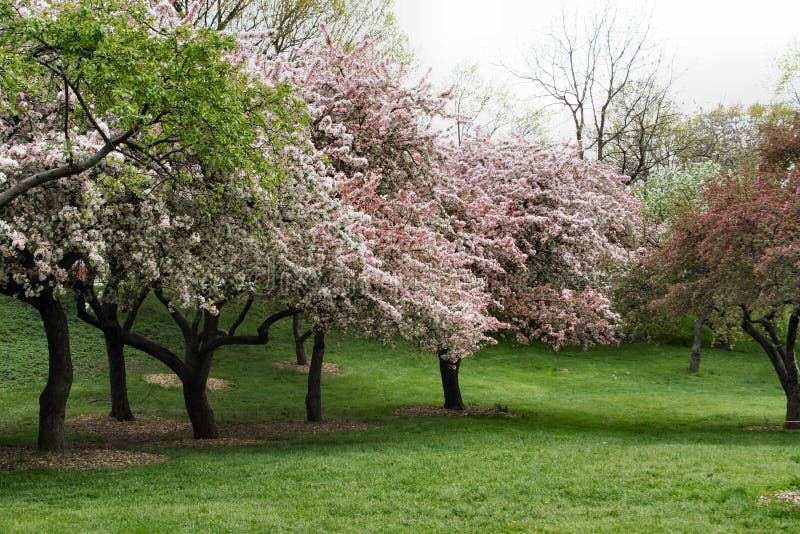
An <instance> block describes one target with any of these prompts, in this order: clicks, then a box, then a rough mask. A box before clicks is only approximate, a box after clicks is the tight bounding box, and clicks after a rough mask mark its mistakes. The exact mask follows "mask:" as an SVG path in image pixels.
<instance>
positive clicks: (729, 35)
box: [395, 0, 800, 111]
mask: <svg viewBox="0 0 800 534" xmlns="http://www.w3.org/2000/svg"><path fill="white" fill-rule="evenodd" d="M395 2H396V3H395V8H396V9H395V12H396V14H397V18H398V22H399V25H400V27H401V29H402V30H403V31H404V32H405V33H406V34H407V35H408V37H409V40H410V44H411V47H412V49H413V50H414V51H415V53H416V57H417V59H418V61H419V63H420V64H421V65H422V66H425V67H430V68H432V70H433V73H432V77H433V79H434V80H442V81H444V80H446V79H448V77H449V76H450V74H451V72H452V70H453V68H454V67H455V66H456V65H457V64H459V63H465V62H466V63H477V64H478V65H479V67H480V70H481V73H482V74H483V76H484V77H486V78H488V79H494V80H508V84H509V86H511V88H512V89H513V90H514V91H515V92H517V93H520V94H529V93H533V92H535V89H534V88H533V87H532V86H527V87H526V86H525V85H519V82H518V81H516V80H515V79H514V78H512V77H511V76H510V75H509V74H508V73H507V72H506V71H505V70H504V69H503V68H501V67H498V66H497V64H498V63H500V62H503V63H506V64H513V63H514V62H515V60H516V61H518V59H517V58H519V55H520V52H521V51H523V50H524V49H525V48H526V46H530V43H532V42H534V41H535V40H536V39H537V38H541V35H542V32H544V31H546V30H548V29H549V28H550V27H551V26H552V24H553V21H554V20H557V18H558V16H559V13H560V11H561V4H562V2H559V1H558V0H555V1H554V0H488V1H487V0H395ZM593 4H594V3H593V2H591V1H582V0H564V1H563V5H564V6H565V10H566V12H567V13H571V12H575V11H576V10H583V9H590V8H591V7H592V5H593ZM643 4H644V3H643V2H642V1H638V2H636V1H632V0H618V1H617V2H616V5H617V8H618V11H619V12H620V13H624V12H626V10H628V11H629V10H632V9H637V8H638V9H641V6H642V5H643ZM647 5H649V6H650V8H651V9H652V12H653V17H652V31H651V35H652V37H653V39H654V41H655V42H657V43H660V44H661V45H662V47H663V51H664V55H665V58H666V59H667V60H668V62H670V63H671V64H672V66H673V67H672V70H673V73H674V75H675V81H674V83H673V94H674V96H675V97H676V100H677V101H678V102H679V103H680V104H681V106H682V108H683V109H685V110H686V111H692V110H696V109H698V108H701V107H702V108H703V109H709V108H711V107H714V106H715V105H716V104H718V103H724V104H734V103H741V104H750V103H753V102H756V101H760V102H767V101H769V100H770V99H772V97H773V93H774V87H775V84H776V82H777V77H778V73H779V70H778V68H777V59H778V58H779V56H780V55H781V54H782V53H783V52H785V51H786V49H787V48H788V46H789V44H790V43H791V42H792V41H793V40H795V39H797V38H800V0H758V1H742V0H728V1H720V0H651V2H650V3H649V4H647Z"/></svg>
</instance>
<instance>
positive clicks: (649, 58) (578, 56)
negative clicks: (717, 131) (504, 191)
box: [509, 5, 661, 161]
mask: <svg viewBox="0 0 800 534" xmlns="http://www.w3.org/2000/svg"><path fill="white" fill-rule="evenodd" d="M649 33H650V16H649V15H647V16H644V15H642V14H637V15H634V16H631V17H630V18H628V19H627V21H625V20H623V17H621V16H620V15H619V14H618V13H617V11H616V9H615V8H613V7H612V6H608V5H607V6H605V7H603V8H601V9H600V10H599V11H596V12H594V13H590V14H587V15H585V16H582V17H578V16H571V15H569V14H567V13H566V12H565V11H564V10H562V13H561V18H560V23H559V24H558V26H557V27H556V28H555V29H554V30H553V31H552V32H550V33H548V34H546V36H545V40H544V42H543V43H538V44H537V46H535V47H532V48H531V50H530V52H529V53H528V54H526V55H525V57H524V63H525V66H524V67H523V68H521V69H509V70H511V72H512V73H513V74H514V75H515V76H517V77H519V78H521V79H523V80H527V81H529V82H531V83H533V84H534V85H536V86H537V87H538V88H539V89H540V90H541V91H542V94H541V95H540V96H543V97H547V98H548V99H550V100H551V101H553V103H554V104H557V105H560V106H562V107H564V108H565V109H567V111H568V112H569V114H570V117H571V120H572V125H573V128H574V132H575V141H576V142H577V144H578V147H579V150H580V153H581V156H583V155H584V153H585V152H591V153H593V154H594V155H595V156H596V158H597V159H598V160H601V161H602V160H603V159H605V157H606V155H607V149H608V146H609V144H611V143H613V142H614V141H615V139H616V138H617V137H618V136H619V135H620V131H619V129H618V128H617V127H616V126H618V124H617V125H613V124H612V120H611V116H612V114H615V113H616V114H619V113H620V111H619V109H618V107H619V106H620V105H621V104H622V103H623V101H624V98H623V97H624V95H625V91H626V90H628V89H630V88H631V87H632V86H633V85H634V84H635V83H636V82H638V84H639V85H641V84H645V85H646V86H647V87H648V90H650V89H652V87H650V84H652V83H654V82H655V80H656V73H657V72H658V71H659V69H660V66H661V56H660V54H658V53H657V51H656V50H655V47H654V46H653V45H652V44H651V43H650V40H649ZM655 95H656V92H652V94H651V96H655Z"/></svg>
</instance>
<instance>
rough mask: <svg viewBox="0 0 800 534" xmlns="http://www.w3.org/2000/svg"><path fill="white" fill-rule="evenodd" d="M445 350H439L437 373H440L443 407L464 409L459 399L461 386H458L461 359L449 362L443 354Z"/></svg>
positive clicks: (462, 402)
mask: <svg viewBox="0 0 800 534" xmlns="http://www.w3.org/2000/svg"><path fill="white" fill-rule="evenodd" d="M445 353H446V352H445V351H440V352H439V373H440V374H441V375H442V389H443V390H444V407H445V408H447V409H448V410H462V411H463V410H466V409H467V407H466V406H465V405H464V401H463V400H462V399H461V388H459V386H458V370H459V368H460V367H461V360H456V361H455V362H451V361H450V360H446V359H445V358H444V357H443V356H444V355H445Z"/></svg>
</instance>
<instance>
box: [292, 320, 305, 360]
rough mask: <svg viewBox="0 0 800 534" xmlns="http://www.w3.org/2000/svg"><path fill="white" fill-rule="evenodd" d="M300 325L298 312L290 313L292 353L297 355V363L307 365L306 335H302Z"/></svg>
mask: <svg viewBox="0 0 800 534" xmlns="http://www.w3.org/2000/svg"><path fill="white" fill-rule="evenodd" d="M302 326H303V325H302V319H301V317H300V314H299V313H296V314H294V315H292V333H293V334H294V353H295V355H296V356H297V365H308V357H307V356H306V337H305V336H303V332H302Z"/></svg>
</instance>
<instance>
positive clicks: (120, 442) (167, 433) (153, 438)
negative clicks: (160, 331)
mask: <svg viewBox="0 0 800 534" xmlns="http://www.w3.org/2000/svg"><path fill="white" fill-rule="evenodd" d="M68 428H69V429H70V430H72V431H76V432H81V433H85V434H92V435H95V436H97V437H100V438H102V439H103V442H105V443H113V444H114V445H117V446H134V447H141V446H148V447H150V446H158V447H172V446H183V447H189V446H191V447H196V446H205V445H270V444H275V443H276V442H275V441H274V440H273V441H265V440H262V439H256V438H259V437H261V436H278V435H281V434H305V433H313V434H316V433H319V432H339V431H342V430H368V429H371V428H377V426H376V425H371V424H369V423H362V422H360V421H346V420H339V419H331V420H328V421H322V422H319V423H309V422H307V421H293V420H285V421H269V422H266V423H240V424H231V425H220V426H219V434H220V438H219V439H207V440H203V439H200V440H198V439H193V438H192V426H191V424H189V423H188V422H180V421H175V420H172V419H164V418H163V417H150V416H146V415H139V416H136V419H135V420H133V421H122V422H120V421H116V420H115V419H112V418H111V417H108V416H105V415H82V416H80V417H76V418H75V419H73V420H72V421H70V422H69V423H68ZM223 440H224V441H223Z"/></svg>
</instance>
